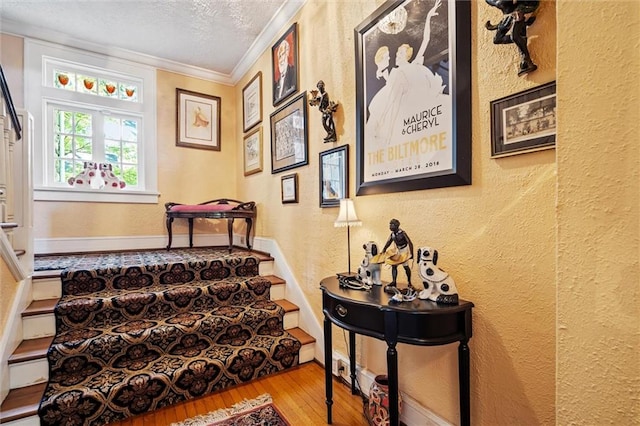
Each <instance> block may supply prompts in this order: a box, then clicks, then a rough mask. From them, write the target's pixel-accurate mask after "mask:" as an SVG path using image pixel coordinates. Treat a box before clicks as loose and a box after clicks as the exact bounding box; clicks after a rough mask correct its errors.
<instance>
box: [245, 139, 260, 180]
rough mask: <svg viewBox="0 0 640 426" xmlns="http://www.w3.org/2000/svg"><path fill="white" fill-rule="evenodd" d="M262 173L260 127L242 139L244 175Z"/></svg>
mask: <svg viewBox="0 0 640 426" xmlns="http://www.w3.org/2000/svg"><path fill="white" fill-rule="evenodd" d="M261 171H262V127H258V128H257V129H255V130H254V131H252V132H251V133H249V134H248V135H247V136H245V137H244V175H245V176H249V175H252V174H254V173H258V172H261Z"/></svg>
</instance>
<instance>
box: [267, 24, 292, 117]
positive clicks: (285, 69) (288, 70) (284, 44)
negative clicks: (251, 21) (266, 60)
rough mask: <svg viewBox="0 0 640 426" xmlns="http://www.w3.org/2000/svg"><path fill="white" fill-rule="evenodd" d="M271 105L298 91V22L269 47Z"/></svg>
mask: <svg viewBox="0 0 640 426" xmlns="http://www.w3.org/2000/svg"><path fill="white" fill-rule="evenodd" d="M271 66H272V69H273V74H272V81H273V106H276V105H278V104H280V103H282V102H283V101H284V100H285V99H287V98H288V97H289V96H290V95H292V94H294V93H296V92H297V91H298V24H297V23H294V24H293V25H291V27H289V29H288V30H287V31H286V32H285V33H284V34H283V35H282V37H280V39H278V41H277V42H276V44H274V45H273V47H272V48H271Z"/></svg>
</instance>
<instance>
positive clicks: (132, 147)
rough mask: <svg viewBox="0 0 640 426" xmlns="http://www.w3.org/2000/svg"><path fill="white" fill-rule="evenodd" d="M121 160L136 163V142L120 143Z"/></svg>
mask: <svg viewBox="0 0 640 426" xmlns="http://www.w3.org/2000/svg"><path fill="white" fill-rule="evenodd" d="M122 161H123V162H125V163H136V164H137V163H138V144H136V143H123V144H122Z"/></svg>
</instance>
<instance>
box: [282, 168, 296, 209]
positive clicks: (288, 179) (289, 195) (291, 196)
mask: <svg viewBox="0 0 640 426" xmlns="http://www.w3.org/2000/svg"><path fill="white" fill-rule="evenodd" d="M280 183H281V188H282V204H287V203H297V202H298V174H297V173H293V174H290V175H286V176H282V178H281V181H280Z"/></svg>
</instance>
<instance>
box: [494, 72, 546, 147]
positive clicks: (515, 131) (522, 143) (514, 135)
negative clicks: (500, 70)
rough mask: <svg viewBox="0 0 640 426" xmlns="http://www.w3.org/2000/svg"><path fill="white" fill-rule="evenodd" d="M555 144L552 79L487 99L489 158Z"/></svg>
mask: <svg viewBox="0 0 640 426" xmlns="http://www.w3.org/2000/svg"><path fill="white" fill-rule="evenodd" d="M555 146H556V82H555V81H552V82H550V83H546V84H543V85H542V86H538V87H534V88H533V89H529V90H525V91H522V92H520V93H516V94H514V95H510V96H506V97H504V98H501V99H498V100H495V101H492V102H491V157H492V158H497V157H504V156H507V155H515V154H523V153H525V152H533V151H540V150H543V149H552V148H554V147H555Z"/></svg>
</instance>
